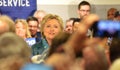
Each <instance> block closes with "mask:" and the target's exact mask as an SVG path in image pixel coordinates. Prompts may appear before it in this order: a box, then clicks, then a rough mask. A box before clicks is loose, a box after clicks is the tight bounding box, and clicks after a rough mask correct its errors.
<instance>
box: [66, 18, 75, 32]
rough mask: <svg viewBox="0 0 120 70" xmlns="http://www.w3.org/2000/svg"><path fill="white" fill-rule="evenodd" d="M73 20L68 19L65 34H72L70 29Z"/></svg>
mask: <svg viewBox="0 0 120 70" xmlns="http://www.w3.org/2000/svg"><path fill="white" fill-rule="evenodd" d="M73 20H74V18H70V19H68V20H67V21H66V26H65V32H67V33H70V34H71V33H72V32H73V29H72V27H73V26H72V25H73Z"/></svg>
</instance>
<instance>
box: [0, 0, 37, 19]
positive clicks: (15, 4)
mask: <svg viewBox="0 0 120 70" xmlns="http://www.w3.org/2000/svg"><path fill="white" fill-rule="evenodd" d="M36 9H37V5H36V0H0V13H1V14H4V15H8V16H10V17H11V18H12V19H13V20H15V19H17V18H20V19H26V18H28V16H32V15H33V14H34V12H35V11H36Z"/></svg>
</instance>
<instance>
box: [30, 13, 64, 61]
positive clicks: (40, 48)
mask: <svg viewBox="0 0 120 70" xmlns="http://www.w3.org/2000/svg"><path fill="white" fill-rule="evenodd" d="M62 31H63V20H62V18H61V17H59V16H58V15H53V14H48V15H46V16H45V17H44V18H43V20H42V23H41V34H42V40H41V41H40V42H38V43H36V44H34V45H33V46H32V54H33V56H35V55H41V56H43V57H42V58H44V57H47V56H46V54H47V53H48V49H49V46H51V44H52V40H53V38H54V37H55V36H56V35H58V34H60V33H61V32H62ZM40 58H41V57H40ZM33 60H34V58H33ZM43 60H44V59H43Z"/></svg>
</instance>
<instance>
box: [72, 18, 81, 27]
mask: <svg viewBox="0 0 120 70" xmlns="http://www.w3.org/2000/svg"><path fill="white" fill-rule="evenodd" d="M75 22H80V19H79V18H74V20H73V26H74V24H75Z"/></svg>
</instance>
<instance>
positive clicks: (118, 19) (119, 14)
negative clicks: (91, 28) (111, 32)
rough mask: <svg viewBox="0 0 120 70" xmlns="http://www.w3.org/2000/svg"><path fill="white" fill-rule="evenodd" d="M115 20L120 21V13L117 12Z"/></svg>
mask: <svg viewBox="0 0 120 70" xmlns="http://www.w3.org/2000/svg"><path fill="white" fill-rule="evenodd" d="M115 20H117V21H120V11H116V12H115Z"/></svg>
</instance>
